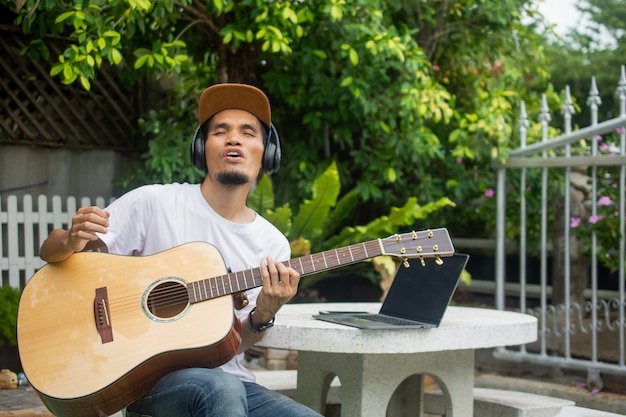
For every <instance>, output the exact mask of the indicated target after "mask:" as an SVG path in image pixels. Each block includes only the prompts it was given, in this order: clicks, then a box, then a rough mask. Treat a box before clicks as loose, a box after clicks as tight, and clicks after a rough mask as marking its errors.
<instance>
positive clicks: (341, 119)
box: [0, 0, 544, 235]
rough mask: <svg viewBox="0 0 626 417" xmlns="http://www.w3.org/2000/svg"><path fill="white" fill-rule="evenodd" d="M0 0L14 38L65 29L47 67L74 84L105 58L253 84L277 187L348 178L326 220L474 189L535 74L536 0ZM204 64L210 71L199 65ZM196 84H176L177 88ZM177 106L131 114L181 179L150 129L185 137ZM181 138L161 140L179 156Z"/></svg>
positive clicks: (297, 194) (288, 192) (507, 137)
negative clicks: (261, 94) (529, 19)
mask: <svg viewBox="0 0 626 417" xmlns="http://www.w3.org/2000/svg"><path fill="white" fill-rule="evenodd" d="M0 4H4V5H5V6H6V7H10V8H11V9H12V10H13V11H14V12H15V13H16V14H17V19H16V22H17V23H18V24H19V25H21V26H22V28H23V30H24V31H26V32H28V33H30V34H32V35H34V36H35V41H34V42H33V43H31V46H30V47H29V49H28V51H26V52H29V53H31V54H35V53H40V55H42V56H43V55H45V53H43V52H41V51H42V44H41V43H38V42H37V41H36V39H37V37H38V36H41V35H43V34H44V33H54V34H63V35H65V36H69V37H70V38H71V39H73V40H74V41H73V43H72V44H71V45H69V46H68V48H67V50H66V51H65V53H64V54H63V55H62V56H61V57H59V62H58V63H57V64H56V65H55V66H54V67H52V69H51V71H52V73H54V74H57V75H58V76H60V77H62V79H63V80H65V81H66V82H76V81H79V82H81V83H82V85H83V86H84V87H85V88H89V80H90V79H91V78H92V77H94V76H96V75H97V69H98V67H99V66H100V65H101V64H102V62H103V61H108V62H109V63H110V64H111V65H117V66H118V67H119V68H120V71H121V73H123V74H124V78H125V79H127V80H129V81H133V80H134V79H137V78H138V77H140V76H143V75H144V74H153V75H154V74H156V75H157V76H162V75H169V74H172V73H178V74H179V76H180V78H181V80H183V82H186V81H187V80H191V79H196V80H206V81H207V82H215V81H219V82H228V81H237V82H247V83H251V84H256V85H260V86H262V87H263V88H264V89H265V90H266V91H268V93H269V95H270V99H271V101H272V103H273V108H274V117H273V118H274V120H275V121H276V124H277V126H278V128H279V131H280V132H281V133H282V135H281V138H282V139H283V145H284V146H283V156H284V158H283V164H282V168H281V172H279V174H278V175H276V176H275V177H274V178H273V181H274V182H275V184H276V187H275V189H276V190H277V195H278V197H279V199H280V200H281V201H286V202H290V203H292V204H295V203H297V202H298V201H301V200H302V199H304V198H305V197H306V196H307V195H308V194H309V193H310V191H311V187H312V184H313V180H314V179H315V178H317V177H318V176H319V175H321V173H322V171H323V170H324V169H325V166H326V163H327V162H328V161H331V160H334V161H337V167H338V171H339V175H340V178H341V185H342V189H341V193H342V194H343V193H347V192H348V191H349V190H355V193H356V195H357V196H358V199H359V201H360V202H367V204H359V205H358V206H357V207H356V208H355V210H354V212H353V215H352V218H350V219H346V220H344V221H345V223H344V224H339V225H337V227H338V230H340V228H341V227H342V226H345V225H349V224H364V223H367V222H368V221H370V220H372V219H375V218H377V217H379V216H381V215H383V214H384V213H387V212H388V210H389V207H392V206H398V205H401V204H402V203H403V202H404V201H406V200H407V199H408V198H409V197H412V196H418V197H419V200H420V202H423V201H435V200H437V199H438V198H440V197H442V196H446V195H450V196H451V197H452V198H453V199H454V200H455V201H458V202H464V201H468V200H470V199H473V198H476V197H477V196H478V195H479V194H480V192H482V191H484V189H485V188H487V187H488V186H489V183H490V181H492V178H490V162H491V158H493V157H500V156H502V155H505V154H506V149H508V148H509V147H510V146H511V139H512V135H513V133H512V131H513V126H514V125H515V123H516V116H515V114H516V112H515V111H514V108H515V106H516V104H517V103H518V101H519V93H518V89H519V87H520V85H521V81H522V80H523V79H524V77H527V76H529V74H539V75H540V76H544V74H543V73H542V71H541V68H542V65H543V61H542V56H543V50H542V46H541V42H542V39H543V38H542V37H541V36H539V35H537V34H536V33H535V31H534V30H533V29H532V26H530V27H529V26H527V25H525V24H522V18H523V16H524V15H525V14H528V13H531V14H532V13H533V12H534V10H535V9H534V1H532V0H522V1H519V0H503V1H499V2H493V1H488V0H459V1H455V2H443V1H441V2H440V1H435V2H427V1H418V2H415V1H410V0H391V1H380V0H377V1H364V0H320V1H315V2H299V1H282V2H267V1H264V0H239V1H229V0H225V1H220V0H213V1H205V2H203V1H194V2H192V1H190V0H179V1H170V0H157V1H147V0H128V1H126V2H122V1H119V0H110V1H105V0H83V1H80V2H79V1H74V2H60V1H55V0H49V1H46V2H41V1H39V0H25V1H18V2H15V1H14V0H0ZM38 51H39V52H38ZM206 67H208V68H210V69H211V70H212V73H211V75H209V74H208V73H200V72H199V68H206ZM200 85H202V83H201V82H200V81H198V85H197V86H198V87H199V86H200ZM204 85H206V84H204ZM198 92H199V88H190V89H180V90H178V94H179V95H178V96H177V98H176V101H175V102H176V103H185V102H187V98H188V97H197V94H198ZM176 107H177V106H176V105H175V106H170V110H169V111H165V112H162V113H161V114H160V115H158V114H157V115H155V116H154V117H152V116H151V117H147V118H145V119H144V120H146V124H145V127H146V128H145V129H144V131H145V132H151V134H154V135H155V139H154V141H156V142H155V145H154V146H153V147H151V148H150V149H148V150H147V152H146V166H147V167H148V168H150V169H152V170H153V169H154V168H155V167H156V168H157V169H162V172H163V173H164V174H167V175H164V178H166V179H177V178H190V174H189V173H184V174H181V173H178V174H175V173H174V172H173V171H174V170H177V169H179V167H178V165H177V164H171V163H168V162H167V161H166V160H165V157H164V152H161V151H159V149H158V148H159V147H163V148H164V149H165V148H167V149H171V148H172V146H173V145H172V141H171V140H166V141H164V142H158V140H159V139H158V138H156V137H158V136H159V135H161V138H162V137H163V135H162V134H163V133H166V136H168V137H171V136H174V135H176V139H174V142H175V143H178V144H180V146H181V149H183V147H184V149H185V150H186V148H187V146H188V145H187V144H188V138H189V136H190V133H191V132H189V127H188V126H184V125H183V124H180V125H176V124H173V123H171V122H169V121H168V122H167V123H164V121H166V120H171V119H172V116H173V115H174V116H176V115H177V113H176V112H177V111H178V110H177V109H176ZM179 107H180V108H183V107H182V105H180V106H179ZM190 107H191V106H187V107H184V108H183V109H186V110H187V111H188V112H191V109H190ZM181 114H182V113H181ZM155 129H156V130H155ZM185 129H186V130H185ZM177 132H178V133H177ZM155 147H156V148H155ZM174 147H175V145H174ZM182 152H183V151H181V152H178V153H177V152H172V151H171V150H169V151H168V152H167V153H168V154H173V155H175V157H176V158H180V156H179V155H182ZM145 174H146V175H144V177H145V178H149V177H150V178H154V176H153V175H152V174H151V173H149V172H146V173H145ZM196 175H197V174H196ZM476 176H477V177H478V180H474V181H466V180H465V179H468V178H470V179H474V178H475V177H476ZM288 185H289V186H288ZM463 207H464V205H463V204H459V205H458V206H457V208H456V209H454V210H457V211H455V212H448V213H447V215H446V216H445V217H444V216H439V217H437V218H436V219H435V221H437V222H439V223H441V224H442V225H443V224H444V223H447V224H450V225H454V226H455V227H456V228H457V231H456V232H455V233H456V234H459V233H462V234H465V230H464V224H463V222H461V223H459V222H458V221H456V219H464V220H466V216H464V215H463V214H461V213H459V211H460V210H462V209H463ZM450 219H452V220H450ZM465 235H467V234H465Z"/></svg>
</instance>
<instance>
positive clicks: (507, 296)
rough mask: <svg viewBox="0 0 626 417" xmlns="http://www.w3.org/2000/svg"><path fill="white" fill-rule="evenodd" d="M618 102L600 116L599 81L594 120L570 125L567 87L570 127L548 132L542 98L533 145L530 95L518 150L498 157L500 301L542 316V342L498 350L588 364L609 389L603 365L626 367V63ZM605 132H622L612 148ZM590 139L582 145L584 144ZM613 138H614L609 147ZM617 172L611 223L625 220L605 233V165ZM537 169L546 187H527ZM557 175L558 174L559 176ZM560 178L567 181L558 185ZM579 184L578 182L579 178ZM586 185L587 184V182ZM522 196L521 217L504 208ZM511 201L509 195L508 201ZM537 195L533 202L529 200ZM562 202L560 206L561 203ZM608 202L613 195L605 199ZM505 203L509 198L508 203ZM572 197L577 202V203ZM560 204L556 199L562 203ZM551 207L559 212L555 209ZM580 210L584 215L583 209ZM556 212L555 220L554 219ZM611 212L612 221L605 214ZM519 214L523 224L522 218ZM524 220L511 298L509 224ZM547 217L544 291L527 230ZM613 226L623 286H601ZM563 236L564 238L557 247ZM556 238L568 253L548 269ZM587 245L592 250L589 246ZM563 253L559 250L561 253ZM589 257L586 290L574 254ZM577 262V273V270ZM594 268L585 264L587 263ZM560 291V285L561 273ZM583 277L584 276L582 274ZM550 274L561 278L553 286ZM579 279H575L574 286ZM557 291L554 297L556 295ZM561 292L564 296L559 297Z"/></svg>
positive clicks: (568, 115) (593, 383) (591, 378)
mask: <svg viewBox="0 0 626 417" xmlns="http://www.w3.org/2000/svg"><path fill="white" fill-rule="evenodd" d="M617 96H618V98H619V103H620V112H619V115H618V116H617V117H615V118H613V119H611V120H607V121H604V122H602V123H598V107H599V105H600V104H601V100H600V97H599V94H598V90H597V87H596V83H595V79H592V82H591V90H590V96H589V98H588V100H587V104H588V106H589V108H590V113H591V121H590V125H589V126H588V127H585V128H582V129H580V130H577V131H574V132H572V131H571V119H572V115H573V113H574V106H573V105H572V101H571V96H570V93H569V89H567V90H566V98H565V102H564V106H563V108H562V109H561V111H562V114H563V117H564V123H565V127H564V132H565V133H564V134H563V135H561V136H559V137H556V138H553V139H549V138H548V126H549V122H550V120H551V116H550V113H549V109H548V106H547V103H546V97H545V95H544V96H543V99H542V107H541V113H540V115H539V121H540V123H541V127H542V129H541V130H542V140H541V142H538V143H534V144H532V145H529V146H526V137H527V136H526V135H527V129H528V126H529V123H528V118H527V115H526V111H525V106H524V103H522V107H521V112H520V138H521V143H520V148H519V149H516V150H514V151H512V152H510V154H509V158H508V160H507V161H506V162H505V163H504V164H498V163H496V165H495V166H496V168H497V174H498V177H497V178H498V182H497V191H496V194H497V196H496V197H497V206H498V209H497V216H496V218H497V236H496V294H495V295H496V307H497V308H498V309H505V308H511V303H512V299H514V300H517V301H518V303H519V305H518V307H519V310H520V311H523V312H527V313H529V314H533V315H535V316H536V317H537V318H538V321H539V334H538V341H537V343H535V344H532V345H528V346H522V347H521V348H520V349H518V350H514V349H512V348H501V349H498V350H497V351H496V357H499V358H502V359H508V360H520V361H526V362H531V363H538V364H544V365H555V366H559V367H562V368H571V369H582V370H587V375H588V376H587V384H588V386H589V387H591V388H597V389H601V388H602V379H601V376H600V373H601V372H610V373H617V374H626V365H625V357H624V354H625V353H624V352H625V349H624V343H625V342H624V341H625V337H624V332H625V328H626V324H625V323H626V322H625V316H624V310H625V301H624V285H625V283H624V255H625V237H624V229H625V215H626V212H625V211H626V206H625V196H624V191H625V190H626V71H625V70H624V68H622V70H621V79H620V81H619V86H618V88H617ZM603 135H604V136H606V135H612V136H614V137H616V138H617V139H619V141H618V143H617V145H615V147H614V148H611V149H609V151H610V152H605V153H603V152H601V151H600V150H599V145H598V141H599V139H600V138H602V137H603ZM581 141H583V143H584V145H581ZM606 146H608V145H606ZM600 169H602V170H607V171H606V172H607V173H608V172H609V171H608V170H609V169H610V170H612V171H611V172H612V174H611V176H612V178H611V180H615V187H616V190H615V198H614V199H613V200H610V201H611V204H613V205H614V206H615V209H614V210H615V214H614V216H615V217H614V218H613V219H612V220H613V223H616V224H617V225H616V226H615V228H614V229H613V230H609V231H607V233H606V235H605V234H601V233H599V232H598V231H597V230H594V228H593V227H591V224H592V223H593V224H594V225H595V224H596V222H597V221H598V219H599V218H600V217H599V216H598V213H599V212H598V210H599V208H600V207H599V205H600V204H601V203H600V202H599V198H600V197H601V196H600V194H599V187H600V185H602V184H603V181H607V175H608V174H605V175H604V176H603V175H601V172H600V171H599V170H600ZM581 172H582V173H583V174H582V175H583V178H585V179H587V180H588V182H587V187H586V188H585V189H584V193H587V194H588V197H587V199H586V201H584V202H583V204H579V205H576V204H578V203H577V198H578V194H577V189H576V187H575V186H574V184H575V181H574V176H575V174H580V173H581ZM507 173H508V174H511V173H514V174H515V175H516V176H518V177H517V178H519V184H517V187H518V188H517V189H516V190H513V191H512V190H511V187H508V188H507ZM531 173H534V174H536V175H535V177H539V178H540V180H539V181H537V182H538V183H539V187H538V189H539V190H538V191H537V192H535V193H528V185H527V182H526V181H527V179H528V177H529V174H531ZM555 178H557V180H556V181H555ZM555 183H557V184H560V185H561V187H560V189H558V190H557V191H556V192H555V190H554V188H555ZM578 186H579V188H580V184H578ZM583 188H584V187H583ZM513 199H516V200H519V206H518V208H519V217H518V218H510V216H508V217H507V216H506V211H507V208H510V207H511V205H510V201H512V200H513ZM507 200H508V201H509V202H507ZM531 200H534V201H531ZM555 201H557V202H559V203H560V205H559V204H556V205H555ZM605 201H609V200H605ZM531 202H532V203H534V205H535V206H537V203H540V204H539V206H540V207H541V210H540V213H539V218H538V219H536V218H535V220H536V221H535V223H534V224H533V223H532V222H528V218H529V216H531V215H533V213H530V212H529V208H528V207H529V205H530V203H531ZM507 204H509V205H508V206H507ZM573 204H574V205H573ZM555 207H558V209H556V208H555ZM551 210H552V212H551ZM580 210H582V211H584V212H585V213H587V214H588V216H587V221H588V225H589V230H590V231H589V234H588V237H587V238H585V237H584V236H583V237H581V236H580V235H575V230H574V229H575V228H576V227H578V224H579V222H580V221H581V219H580V218H579V217H577V215H578V212H576V211H580ZM575 212H576V213H575ZM555 219H556V220H555ZM603 220H607V219H603ZM516 222H517V223H516ZM512 224H513V225H516V226H519V277H520V278H519V285H518V286H517V289H518V291H517V292H516V293H515V294H514V295H513V296H512V294H511V291H510V285H509V284H510V283H507V282H506V281H507V279H506V278H507V277H506V276H505V270H506V269H505V262H506V256H505V255H506V248H505V241H506V229H507V226H510V225H512ZM536 224H537V225H539V230H540V233H539V236H538V239H539V241H538V242H537V241H534V242H533V245H535V244H536V243H539V248H540V250H539V254H538V255H539V258H540V271H539V277H538V278H539V290H538V291H539V292H538V294H537V291H536V288H535V291H532V292H531V291H529V287H530V286H531V285H530V284H529V278H534V277H529V272H528V271H527V263H528V256H529V240H530V239H529V236H528V232H529V230H530V229H529V228H532V227H533V226H534V225H536ZM612 233H615V236H617V241H618V244H617V245H616V246H614V247H611V248H610V256H612V257H614V259H615V262H616V263H617V264H618V267H617V270H616V272H615V274H616V275H617V288H613V289H612V291H606V290H605V289H603V288H601V287H600V285H599V280H598V271H599V268H600V263H599V255H600V254H603V255H604V254H606V253H608V249H609V248H607V247H606V246H607V245H606V244H604V246H605V247H603V246H602V245H603V244H602V243H601V241H602V239H605V238H606V237H607V235H609V234H612ZM559 239H560V242H561V244H560V245H554V244H553V242H556V241H557V240H559ZM550 245H552V252H551V255H553V256H554V255H555V254H556V255H557V256H554V259H559V260H562V262H558V264H555V265H553V268H552V270H548V258H549V255H550V254H549V250H548V248H549V247H550ZM581 248H584V251H581ZM556 251H561V252H560V253H559V252H556ZM574 259H576V260H580V259H582V261H583V262H582V265H584V266H585V267H586V266H588V281H587V282H584V285H585V286H584V288H582V287H581V285H580V280H576V279H572V276H573V275H577V276H580V272H581V271H580V270H576V268H579V267H580V266H575V267H573V265H572V262H573V260H574ZM580 264H581V263H579V264H578V265H580ZM572 269H574V271H573V270H572ZM584 269H586V268H584ZM557 276H559V277H562V282H557V284H559V286H558V288H559V289H560V292H559V293H555V287H554V284H555V282H554V280H555V279H558V278H557ZM583 276H584V275H583ZM550 279H552V280H553V282H552V284H553V285H549V281H550ZM574 284H576V286H575V287H573V285H574ZM555 297H556V298H555ZM555 299H556V300H557V301H558V302H555Z"/></svg>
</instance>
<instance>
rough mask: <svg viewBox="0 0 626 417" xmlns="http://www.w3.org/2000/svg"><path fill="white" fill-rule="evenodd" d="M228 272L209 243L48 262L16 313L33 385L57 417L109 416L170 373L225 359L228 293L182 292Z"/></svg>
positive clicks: (230, 337) (230, 343) (233, 346)
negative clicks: (194, 297) (200, 297)
mask: <svg viewBox="0 0 626 417" xmlns="http://www.w3.org/2000/svg"><path fill="white" fill-rule="evenodd" d="M224 273H226V268H225V266H224V263H223V260H222V257H221V255H220V253H219V252H218V251H217V249H216V248H214V247H213V246H212V245H210V244H208V243H189V244H186V245H182V246H179V247H176V248H174V249H171V250H168V251H165V252H162V253H159V254H156V255H151V256H145V257H129V256H118V255H110V254H101V253H91V252H86V253H79V254H75V255H73V256H72V257H70V258H69V259H67V260H65V261H63V262H59V263H55V264H48V265H46V266H44V267H43V268H42V269H41V270H39V271H38V272H37V273H36V274H35V275H34V276H33V278H31V280H30V281H29V282H28V284H27V285H26V287H25V288H24V291H23V294H22V297H21V301H20V306H19V312H18V329H17V330H18V346H19V352H20V358H21V362H22V365H23V368H24V372H25V373H26V375H27V377H28V379H29V382H30V383H31V384H32V386H33V388H34V389H35V390H36V391H37V392H38V394H39V396H40V398H41V399H42V401H43V402H44V403H45V404H46V406H47V407H48V408H49V409H50V411H51V412H52V413H54V414H55V415H56V416H59V417H89V416H106V415H110V414H113V413H115V412H116V411H118V410H120V409H122V408H124V407H126V406H127V405H128V404H130V403H132V402H133V401H134V400H136V399H137V398H138V397H140V396H141V395H143V394H144V393H146V392H147V391H148V390H149V389H150V388H151V387H152V385H153V384H154V383H155V382H156V381H157V380H158V379H159V378H161V377H162V376H163V375H165V374H167V373H169V372H171V371H173V370H175V369H180V368H188V367H216V366H219V365H221V364H223V363H225V362H227V361H228V360H230V359H231V358H232V357H233V356H234V355H235V354H236V352H237V350H238V348H239V345H240V342H241V338H240V334H239V331H240V328H239V321H238V320H237V319H236V318H235V316H234V314H233V300H232V297H231V296H221V297H217V298H214V299H211V300H207V301H204V302H200V303H194V304H191V303H189V301H188V298H187V294H186V291H187V289H186V283H189V282H193V281H196V280H199V279H201V278H203V277H205V276H207V275H213V276H217V275H220V274H224ZM162 297H170V298H171V299H172V300H174V301H173V302H172V303H161V301H162Z"/></svg>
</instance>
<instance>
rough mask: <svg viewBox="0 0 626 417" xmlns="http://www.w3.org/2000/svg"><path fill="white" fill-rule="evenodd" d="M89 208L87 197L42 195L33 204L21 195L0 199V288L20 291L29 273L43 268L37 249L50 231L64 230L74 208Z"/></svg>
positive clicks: (98, 201)
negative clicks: (5, 287)
mask: <svg viewBox="0 0 626 417" xmlns="http://www.w3.org/2000/svg"><path fill="white" fill-rule="evenodd" d="M104 204H105V199H104V198H96V200H95V205H97V206H98V207H104ZM90 205H92V203H91V200H90V199H89V198H87V197H84V198H81V199H80V206H77V201H76V198H75V197H68V198H67V199H65V201H63V199H61V197H58V196H55V197H52V198H51V199H49V198H48V197H47V196H45V195H40V196H38V197H37V199H36V202H35V201H33V197H32V196H31V195H28V194H27V195H25V196H24V197H23V199H22V200H21V201H20V200H19V199H18V198H17V197H16V196H14V195H9V196H7V197H5V198H2V197H0V274H1V277H2V280H1V281H0V286H3V285H10V286H12V287H15V288H23V287H24V285H26V282H28V280H29V279H30V277H32V276H33V274H34V273H35V272H36V271H37V270H38V269H39V268H41V267H42V266H43V265H44V262H43V261H42V260H41V258H39V246H40V245H41V243H43V241H44V240H45V239H46V237H47V236H48V234H49V233H50V232H51V231H52V230H53V229H58V228H62V227H63V228H67V227H68V224H69V223H70V222H71V219H72V216H73V215H74V213H76V210H77V209H78V207H87V206H90Z"/></svg>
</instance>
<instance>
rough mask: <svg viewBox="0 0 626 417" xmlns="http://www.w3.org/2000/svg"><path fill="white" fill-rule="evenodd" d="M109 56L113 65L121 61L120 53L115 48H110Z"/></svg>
mask: <svg viewBox="0 0 626 417" xmlns="http://www.w3.org/2000/svg"><path fill="white" fill-rule="evenodd" d="M111 58H112V61H113V63H114V64H115V65H119V63H120V62H122V54H121V53H120V51H118V50H117V49H115V48H112V49H111Z"/></svg>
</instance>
